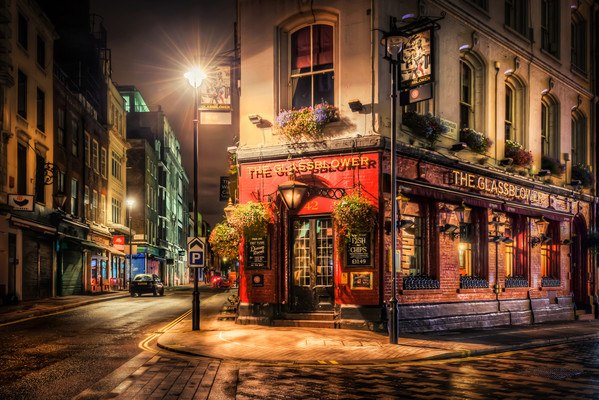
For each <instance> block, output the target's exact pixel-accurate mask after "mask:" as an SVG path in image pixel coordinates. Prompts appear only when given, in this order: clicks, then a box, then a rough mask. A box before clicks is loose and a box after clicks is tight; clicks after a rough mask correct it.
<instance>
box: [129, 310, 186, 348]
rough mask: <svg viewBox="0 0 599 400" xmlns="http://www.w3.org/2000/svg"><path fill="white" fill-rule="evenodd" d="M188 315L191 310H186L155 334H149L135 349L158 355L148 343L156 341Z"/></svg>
mask: <svg viewBox="0 0 599 400" xmlns="http://www.w3.org/2000/svg"><path fill="white" fill-rule="evenodd" d="M189 314H191V310H187V311H186V312H185V313H183V314H182V315H181V316H179V317H177V318H175V319H174V320H173V321H171V322H169V323H168V324H167V325H165V326H163V327H162V328H160V329H159V330H157V331H156V332H153V333H152V334H150V335H149V336H148V337H147V338H145V339H144V340H142V341H141V342H139V344H138V345H137V347H139V348H140V349H142V350H144V351H149V352H152V353H158V352H157V351H156V350H154V349H153V348H152V347H150V343H151V342H152V341H153V340H154V339H157V338H158V337H159V336H160V335H162V334H163V333H165V332H167V331H168V330H169V329H171V328H172V327H174V326H175V325H177V324H178V323H179V322H181V321H183V320H184V319H185V318H187V317H188V316H189Z"/></svg>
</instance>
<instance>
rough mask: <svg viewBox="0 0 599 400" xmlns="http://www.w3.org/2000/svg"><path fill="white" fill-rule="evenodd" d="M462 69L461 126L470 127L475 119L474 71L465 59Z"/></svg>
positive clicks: (461, 63)
mask: <svg viewBox="0 0 599 400" xmlns="http://www.w3.org/2000/svg"><path fill="white" fill-rule="evenodd" d="M460 70H461V74H460V128H468V127H470V126H472V123H473V121H474V102H473V99H472V98H473V97H474V93H473V88H472V87H473V86H474V78H473V76H474V73H473V72H472V67H471V66H470V65H468V64H467V63H466V62H464V61H460Z"/></svg>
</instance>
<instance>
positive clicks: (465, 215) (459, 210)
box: [453, 201, 472, 224]
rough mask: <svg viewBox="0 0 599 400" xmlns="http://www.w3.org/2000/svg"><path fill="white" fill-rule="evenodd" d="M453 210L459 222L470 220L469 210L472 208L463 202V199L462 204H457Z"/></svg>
mask: <svg viewBox="0 0 599 400" xmlns="http://www.w3.org/2000/svg"><path fill="white" fill-rule="evenodd" d="M453 211H454V212H455V213H456V214H457V216H458V219H459V221H460V224H463V223H464V222H468V221H470V212H471V211H472V208H470V207H468V206H467V205H466V204H464V202H463V201H462V204H460V205H459V206H457V207H456V208H455V209H454V210H453Z"/></svg>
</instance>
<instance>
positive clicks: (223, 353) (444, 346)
mask: <svg viewBox="0 0 599 400" xmlns="http://www.w3.org/2000/svg"><path fill="white" fill-rule="evenodd" d="M202 289H203V287H201V288H200V290H202ZM234 293H236V291H234V290H230V291H220V292H218V293H217V294H216V295H214V296H211V297H210V298H208V299H206V300H202V305H201V318H200V331H192V330H191V315H189V316H188V317H187V318H185V319H183V320H181V321H180V322H179V323H178V324H176V325H175V326H174V327H172V328H171V329H169V330H168V331H167V332H165V333H163V334H162V335H161V336H159V337H158V343H157V344H158V346H159V347H160V348H163V349H165V350H169V351H173V352H177V353H183V354H188V355H195V356H203V357H210V358H216V359H221V360H236V361H244V362H254V363H276V364H282V365H284V364H299V365H315V364H316V365H336V364H345V365H348V364H375V363H376V364H379V363H396V362H407V361H417V360H434V359H444V358H455V357H468V356H475V355H484V354H491V353H500V352H505V351H510V350H517V349H525V348H531V347H537V346H543V345H547V344H560V343H566V342H573V341H578V340H584V339H598V338H599V320H592V321H572V322H564V323H553V324H543V325H532V326H530V325H527V326H521V327H507V328H494V329H489V330H468V331H461V332H435V333H423V334H400V338H399V344H397V345H394V344H389V337H388V336H386V335H383V334H380V333H374V332H369V331H357V330H348V329H313V328H295V327H290V328H288V327H284V328H282V327H281V328H279V327H270V326H253V325H237V324H235V322H234V321H232V320H230V319H228V318H224V317H227V316H226V315H224V314H222V313H221V311H222V309H223V307H224V306H225V305H226V304H227V299H228V297H229V296H230V295H231V294H234ZM127 296H128V293H127V292H124V291H120V292H112V293H104V294H98V295H91V296H68V297H61V298H51V299H45V300H40V301H35V302H24V303H22V304H19V305H15V306H2V307H0V325H2V324H7V323H11V322H14V321H18V320H23V319H27V318H33V317H36V316H40V315H47V314H51V313H55V312H60V311H63V310H66V309H70V308H74V307H79V306H83V305H86V304H91V303H96V302H100V301H108V300H112V299H116V298H122V297H127Z"/></svg>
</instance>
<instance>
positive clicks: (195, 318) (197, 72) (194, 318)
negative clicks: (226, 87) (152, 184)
mask: <svg viewBox="0 0 599 400" xmlns="http://www.w3.org/2000/svg"><path fill="white" fill-rule="evenodd" d="M183 76H184V77H185V78H186V79H187V80H188V81H189V84H190V85H191V87H193V222H194V223H193V237H194V240H195V238H197V237H198V236H199V235H198V124H199V120H198V117H199V115H198V89H199V87H200V86H201V85H202V81H203V80H204V78H206V74H204V72H203V71H202V70H201V69H200V68H199V67H193V68H192V69H190V70H189V71H188V72H186V73H185V74H184V75H183ZM199 278H200V277H199V271H198V268H197V267H196V268H194V271H193V295H192V301H191V329H192V330H194V331H199V330H200V292H199V291H198V279H199Z"/></svg>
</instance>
